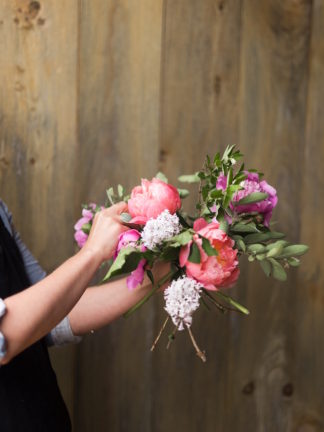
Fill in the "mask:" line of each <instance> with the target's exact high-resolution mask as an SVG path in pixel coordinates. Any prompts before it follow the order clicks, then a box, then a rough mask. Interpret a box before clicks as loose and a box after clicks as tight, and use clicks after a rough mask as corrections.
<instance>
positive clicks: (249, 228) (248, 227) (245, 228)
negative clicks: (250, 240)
mask: <svg viewBox="0 0 324 432" xmlns="http://www.w3.org/2000/svg"><path fill="white" fill-rule="evenodd" d="M231 231H233V232H241V233H258V232H259V230H258V229H257V227H256V225H255V223H253V222H250V223H248V224H244V223H241V222H238V223H236V224H234V225H232V226H231Z"/></svg>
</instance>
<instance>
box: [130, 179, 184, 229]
mask: <svg viewBox="0 0 324 432" xmlns="http://www.w3.org/2000/svg"><path fill="white" fill-rule="evenodd" d="M180 207H181V199H180V195H179V192H178V191H177V189H176V188H175V187H174V186H172V185H170V184H167V183H165V182H163V181H162V180H159V179H157V178H153V179H152V181H149V180H145V179H142V184H141V186H136V187H135V188H134V189H133V190H132V193H131V197H130V200H129V201H128V211H129V213H130V215H131V216H132V220H131V222H132V223H137V224H140V225H145V223H146V222H147V221H148V220H149V219H151V218H153V219H155V218H157V217H158V216H159V215H160V214H161V213H162V212H163V211H164V210H169V212H170V213H171V214H174V213H175V212H176V211H177V210H179V209H180Z"/></svg>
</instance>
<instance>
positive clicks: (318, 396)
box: [291, 1, 324, 432]
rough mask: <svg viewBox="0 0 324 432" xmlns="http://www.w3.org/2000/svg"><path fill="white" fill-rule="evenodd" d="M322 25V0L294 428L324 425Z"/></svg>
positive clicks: (311, 101)
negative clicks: (307, 249)
mask: <svg viewBox="0 0 324 432" xmlns="http://www.w3.org/2000/svg"><path fill="white" fill-rule="evenodd" d="M323 25H324V5H323V2H321V1H315V2H314V4H313V13H312V38H311V48H310V53H311V55H310V57H309V83H308V99H307V105H306V107H307V117H306V118H307V124H306V126H307V130H306V132H307V133H306V141H305V144H306V145H305V150H304V153H303V155H302V161H301V162H302V164H301V167H300V175H301V177H302V185H301V193H300V201H299V210H300V232H301V234H300V240H301V241H302V242H303V243H307V244H309V245H310V251H309V253H308V255H306V256H305V257H304V259H303V265H302V267H301V269H300V271H299V273H298V279H297V283H298V284H297V286H296V287H295V290H296V292H295V295H296V310H295V329H294V330H295V332H294V335H295V337H294V343H295V346H296V349H295V353H294V356H295V361H294V376H295V377H298V378H297V383H296V386H295V388H294V393H293V396H292V399H293V413H294V415H293V418H292V422H291V427H292V430H309V431H312V432H313V431H314V432H316V431H321V430H323V428H324V377H323V372H322V365H323V363H324V348H323V343H322V341H323V328H324V294H323V283H324V271H323V269H324V259H323V253H322V242H323V238H324V232H323V218H322V215H323V209H324V202H323V198H322V196H323V193H322V191H323V187H324V175H323V170H322V167H321V161H323V158H324V125H323V108H322V106H323V97H324V88H323V74H324V42H323V37H322V29H323Z"/></svg>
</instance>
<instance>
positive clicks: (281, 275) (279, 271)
mask: <svg viewBox="0 0 324 432" xmlns="http://www.w3.org/2000/svg"><path fill="white" fill-rule="evenodd" d="M269 261H270V262H271V267H272V272H271V273H272V276H273V277H274V278H275V279H277V280H278V281H281V282H284V281H285V280H287V273H286V272H285V270H284V268H283V267H282V265H281V264H280V263H279V262H278V261H276V260H275V259H274V258H269Z"/></svg>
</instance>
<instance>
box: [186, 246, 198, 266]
mask: <svg viewBox="0 0 324 432" xmlns="http://www.w3.org/2000/svg"><path fill="white" fill-rule="evenodd" d="M188 261H190V262H192V263H195V264H199V263H200V250H199V248H198V246H197V245H196V243H195V242H192V245H191V248H190V254H189V258H188Z"/></svg>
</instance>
